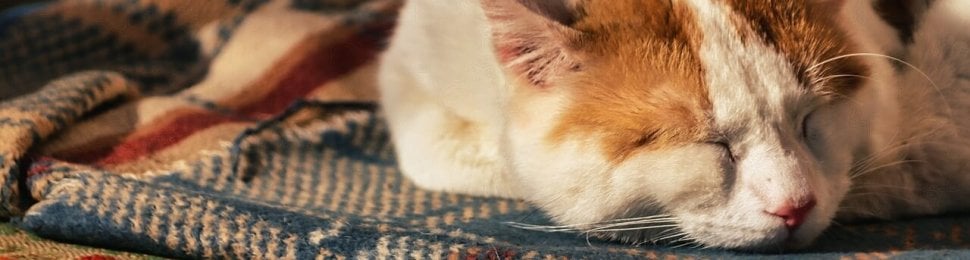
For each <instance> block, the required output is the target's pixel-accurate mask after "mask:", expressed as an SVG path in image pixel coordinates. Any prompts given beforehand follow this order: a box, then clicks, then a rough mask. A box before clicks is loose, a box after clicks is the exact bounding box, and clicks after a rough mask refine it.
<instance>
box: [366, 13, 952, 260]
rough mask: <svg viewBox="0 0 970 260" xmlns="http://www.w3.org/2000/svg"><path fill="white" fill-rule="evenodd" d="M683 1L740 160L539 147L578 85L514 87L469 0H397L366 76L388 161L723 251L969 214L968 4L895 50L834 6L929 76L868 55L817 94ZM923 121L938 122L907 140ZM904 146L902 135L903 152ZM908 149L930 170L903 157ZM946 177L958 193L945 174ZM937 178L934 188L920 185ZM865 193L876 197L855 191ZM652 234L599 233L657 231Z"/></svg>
mask: <svg viewBox="0 0 970 260" xmlns="http://www.w3.org/2000/svg"><path fill="white" fill-rule="evenodd" d="M495 1H511V0H495ZM682 2H684V3H689V4H690V6H691V7H692V8H693V9H694V11H695V13H696V14H698V17H700V18H699V20H698V21H697V24H698V25H699V26H700V28H701V30H702V32H703V33H704V36H705V38H704V39H705V40H704V42H702V44H701V59H702V63H703V65H704V71H705V72H706V74H705V75H704V79H705V81H706V85H707V86H708V87H709V89H708V91H709V93H710V100H711V101H712V103H713V111H712V112H713V114H714V120H715V123H716V127H717V128H718V129H719V130H721V131H723V132H724V133H725V135H726V136H725V137H726V138H727V140H726V141H727V142H729V143H730V145H731V149H732V150H733V152H735V153H737V154H738V155H739V160H738V161H737V164H736V165H732V164H731V163H730V162H728V159H727V157H726V156H725V151H724V150H723V148H721V147H719V146H717V145H711V144H704V143H698V144H690V145H683V146H680V147H676V148H671V149H666V150H659V151H649V152H641V153H637V154H635V155H633V156H632V157H631V158H628V159H626V160H624V161H623V162H622V163H620V164H618V165H611V163H610V162H609V161H608V159H607V158H602V155H600V153H599V152H598V150H597V149H598V145H599V143H600V139H601V138H603V137H604V136H600V135H597V134H590V135H586V136H577V137H572V138H571V139H569V140H568V141H566V142H564V143H561V144H558V145H555V146H550V145H549V144H548V143H546V142H545V139H546V136H547V135H548V133H549V132H550V131H551V130H552V129H553V126H555V125H556V123H557V122H558V120H559V117H560V116H561V112H562V111H563V109H564V107H565V106H566V105H568V104H569V102H570V100H571V99H572V96H571V95H574V93H570V92H569V91H567V90H564V89H562V88H555V87H552V88H551V89H550V90H547V91H538V90H535V89H530V88H513V87H512V84H511V83H510V82H509V81H510V80H509V79H508V78H507V77H506V76H505V75H504V74H503V69H502V66H501V65H500V64H499V62H498V61H497V60H496V56H495V54H494V50H493V47H492V38H491V34H490V29H489V23H488V21H487V19H486V17H485V14H484V12H483V11H482V9H481V7H480V6H479V4H478V1H473V0H455V1H438V0H414V1H409V2H408V3H407V4H406V5H405V7H404V9H403V10H402V13H401V18H400V22H399V26H398V29H397V31H396V33H395V37H394V40H393V41H392V42H391V45H390V47H389V49H388V50H387V52H386V53H385V54H384V56H383V58H382V59H383V60H382V61H383V62H382V66H381V70H380V76H379V81H380V85H381V91H382V105H383V108H384V112H385V113H386V115H387V119H388V121H389V123H390V128H391V131H392V133H393V135H392V136H393V140H394V143H395V147H396V149H397V154H398V159H399V163H400V167H401V170H402V172H403V173H404V174H405V175H407V176H408V177H409V178H411V179H412V180H413V181H414V182H415V183H417V184H418V185H420V186H421V187H424V188H429V189H434V190H444V191H454V192H462V193H469V194H477V195H490V196H505V197H519V198H525V199H527V200H529V201H530V202H533V203H535V204H536V205H538V206H539V207H541V208H542V209H543V210H545V211H546V212H547V213H549V214H550V215H551V216H552V217H553V218H555V220H556V221H557V222H559V223H563V224H585V225H587V227H591V226H594V225H595V223H596V222H600V221H606V220H610V219H615V218H623V217H638V216H647V215H650V214H658V213H664V214H670V215H672V216H674V217H675V218H676V221H674V222H675V223H676V224H677V226H678V227H679V229H680V230H681V231H684V232H686V233H684V234H683V235H684V236H685V237H687V238H689V239H692V240H694V241H697V242H700V243H701V244H704V245H707V246H716V247H724V248H740V249H767V248H777V247H782V246H788V247H797V246H804V245H806V244H808V243H809V242H811V240H812V239H814V238H815V237H816V236H817V235H818V234H819V233H821V232H822V231H823V230H824V229H825V228H826V227H827V226H828V225H829V223H830V221H831V220H832V218H833V217H834V216H835V215H836V214H838V216H840V217H842V218H847V219H849V218H857V217H866V216H876V217H893V216H898V215H912V214H926V213H937V212H941V211H945V210H950V209H958V208H968V207H967V203H964V202H962V198H966V197H967V196H970V189H966V188H965V187H970V177H968V176H970V175H968V174H958V173H960V172H961V170H962V169H963V168H962V167H966V166H970V165H967V164H966V163H964V162H963V161H964V160H965V159H966V158H970V145H963V144H968V143H970V142H968V141H967V139H966V138H965V136H968V134H970V120H966V118H970V83H968V81H970V76H968V75H970V66H967V65H970V64H968V63H970V46H968V45H970V44H968V42H970V31H968V33H962V34H954V33H953V32H954V31H955V30H946V29H947V28H968V27H970V6H968V5H970V4H968V3H970V1H966V0H939V1H937V3H936V4H935V5H934V6H933V7H931V9H930V10H929V11H928V12H927V13H926V14H925V15H924V17H927V20H925V21H924V22H923V24H921V25H920V26H919V27H918V28H919V29H918V30H917V32H916V38H917V40H916V43H915V44H914V45H913V46H910V47H908V49H907V47H905V46H904V45H903V43H901V42H899V41H898V40H896V39H895V38H894V37H893V35H895V33H894V32H893V31H892V30H891V29H890V28H889V27H888V26H887V25H885V24H884V23H882V22H880V21H878V20H875V19H876V18H877V17H876V15H875V13H874V12H873V11H872V10H871V8H869V7H868V6H867V5H866V3H870V2H869V1H852V0H850V1H847V2H849V4H848V5H847V6H846V8H844V9H843V13H841V14H840V17H842V19H841V25H842V26H843V29H845V30H847V31H849V32H850V33H849V36H850V39H851V41H852V44H853V45H854V46H855V47H856V48H855V50H858V51H861V52H866V53H873V54H878V55H887V54H891V55H895V53H907V55H906V56H907V57H909V59H908V60H910V61H911V62H912V63H914V65H916V66H917V67H920V68H922V71H925V72H926V73H927V74H929V75H930V77H932V78H933V80H934V81H936V83H937V84H938V85H942V86H943V88H942V89H940V90H937V89H936V88H934V87H933V85H932V84H928V83H927V82H928V81H926V79H925V78H923V77H922V74H921V73H918V72H917V71H916V70H911V69H906V70H904V71H902V73H901V74H900V73H899V72H898V71H895V70H894V68H893V66H891V63H890V62H891V61H890V60H889V59H885V58H876V57H867V58H863V59H862V61H863V62H864V63H865V65H866V66H868V67H869V68H870V70H871V71H870V75H869V79H868V80H866V81H865V82H866V85H865V86H863V87H862V88H860V90H859V91H857V92H856V93H854V94H853V95H852V97H849V98H848V99H847V100H844V101H841V102H836V103H834V104H827V105H822V104H820V103H819V102H818V101H817V100H813V99H810V98H807V97H808V96H809V93H807V91H806V90H802V89H803V88H798V87H779V86H794V85H795V84H798V82H797V80H796V78H795V76H794V75H792V69H791V66H792V65H791V64H789V63H788V62H787V61H786V59H785V56H784V55H782V54H781V53H777V52H775V50H774V49H772V48H770V47H768V46H764V45H763V44H759V43H757V42H753V43H742V42H741V41H740V40H739V37H738V35H735V30H734V29H733V28H728V25H729V24H731V23H730V21H729V18H728V17H729V15H731V13H730V12H731V11H730V10H728V9H727V8H725V7H723V6H721V5H719V4H715V1H713V0H682ZM445 10H447V11H445ZM963 31H966V30H963ZM961 32H962V31H961ZM900 80H901V81H900ZM896 82H902V83H899V84H900V85H897V84H896ZM940 94H943V95H940ZM938 104H948V105H949V106H944V105H938ZM949 109H953V111H956V113H954V114H949V111H950V110H949ZM809 114H811V119H810V120H808V122H809V123H808V125H809V126H808V127H809V130H810V131H812V133H813V138H811V139H804V138H802V136H801V131H800V130H799V128H800V127H801V123H802V119H803V118H805V116H808V115H809ZM940 129H942V130H940ZM928 130H934V131H938V130H939V131H940V132H938V133H936V132H935V134H933V135H928V136H929V137H926V136H927V135H921V134H920V131H928ZM903 141H906V142H908V143H910V144H911V145H907V146H905V147H901V146H899V145H900V144H901V143H902V142H903ZM913 143H915V144H913ZM938 143H944V144H949V145H939V144H938ZM953 144H960V145H962V146H961V147H959V148H956V147H954V145H953ZM944 151H947V152H944ZM951 151H952V152H951ZM907 156H909V157H917V158H918V159H921V160H926V161H929V162H930V163H931V164H923V165H914V164H909V163H899V162H900V161H902V160H904V159H906V158H907ZM870 158H874V159H873V160H871V163H872V165H870V167H867V168H865V169H863V170H866V169H872V168H874V167H875V166H879V168H878V170H876V171H873V172H871V173H866V174H865V175H863V176H861V177H851V176H850V174H852V171H855V170H859V165H860V164H861V162H863V161H866V162H868V161H869V160H868V159H870ZM917 184H928V185H929V186H926V187H921V186H918V185H917ZM954 184H955V185H958V186H957V187H959V188H955V189H954V188H952V187H953V186H947V185H954ZM894 185H895V186H894ZM879 187H885V188H879ZM938 190H946V191H948V192H929V193H927V192H926V191H938ZM869 191H877V192H881V193H877V194H885V196H877V197H876V198H872V197H867V196H861V195H859V194H866V193H867V192H869ZM926 194H929V195H926ZM806 198H815V199H816V200H817V201H818V205H817V206H816V208H815V209H814V210H812V211H811V213H810V215H809V216H808V218H807V221H806V223H805V224H804V225H803V226H802V227H801V228H800V229H797V230H796V231H795V232H794V233H793V234H789V231H788V230H787V229H786V228H785V226H784V222H783V221H782V220H781V219H780V218H779V217H777V216H773V215H771V214H768V213H765V211H766V210H768V209H770V208H772V207H777V206H778V205H780V204H783V203H785V202H786V201H798V200H804V199H806ZM840 208H841V209H840ZM661 231H664V230H663V229H659V230H643V231H640V232H633V233H628V234H621V233H615V234H608V235H605V236H604V237H612V238H615V239H621V240H631V241H632V240H641V239H644V238H646V239H655V238H657V237H656V236H657V235H658V234H661V233H662V232H661Z"/></svg>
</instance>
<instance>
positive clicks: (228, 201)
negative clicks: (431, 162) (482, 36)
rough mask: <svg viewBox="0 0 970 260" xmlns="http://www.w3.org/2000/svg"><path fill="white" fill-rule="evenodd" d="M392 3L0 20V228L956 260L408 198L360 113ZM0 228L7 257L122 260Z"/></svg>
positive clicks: (961, 236) (294, 244)
mask: <svg viewBox="0 0 970 260" xmlns="http://www.w3.org/2000/svg"><path fill="white" fill-rule="evenodd" d="M442 1H445V0H442ZM449 1H450V0H449ZM400 4H401V3H400V2H399V1H395V0H368V1H354V0H278V1H266V0H208V1H190V0H75V1H68V0H64V1H56V2H50V3H45V4H40V5H33V6H25V7H21V8H17V9H13V10H9V11H7V12H5V13H3V14H0V100H3V102H2V103H0V216H3V217H5V218H6V219H8V220H9V221H8V222H9V224H7V225H13V226H16V227H18V228H19V229H22V230H25V231H27V232H30V233H32V234H36V236H39V237H40V238H42V239H50V240H56V241H60V242H64V243H71V244H80V245H87V246H92V247H98V248H106V249H111V250H121V251H129V252H137V253H144V254H151V255H157V256H164V257H174V258H241V259H248V258H284V259H297V258H299V259H312V258H337V259H344V258H392V257H393V258H432V259H441V258H448V259H458V258H488V259H494V258H501V259H510V258H515V259H519V258H523V259H536V258H545V259H551V258H555V259H560V258H609V259H615V258H644V257H649V258H678V259H679V258H710V257H713V258H720V257H750V258H762V257H785V258H796V257H802V258H815V257H826V258H834V257H848V258H887V257H929V258H943V257H970V251H968V250H967V249H968V248H970V218H967V217H966V216H961V215H954V216H939V217H929V218H921V219H911V220H904V221H897V222H888V223H862V224H853V225H836V226H835V227H833V228H832V229H831V230H830V231H828V232H827V233H826V234H825V235H824V236H823V237H822V238H821V239H820V240H819V243H818V244H817V245H816V246H814V247H812V248H809V249H806V250H803V251H799V252H791V253H789V254H785V255H760V254H744V253H738V252H731V251H721V250H711V249H696V248H690V247H689V246H687V247H678V245H639V246H631V245H623V244H616V243H609V242H603V241H596V240H588V239H587V238H586V237H585V236H584V235H583V234H578V233H570V232H565V233H542V232H535V231H529V230H522V229H517V228H515V227H513V225H509V224H507V223H508V222H516V223H527V224H550V222H549V220H548V218H547V217H546V216H544V215H543V214H542V213H541V212H539V211H537V210H536V209H535V208H533V207H531V206H530V205H528V204H527V203H525V202H523V201H518V200H506V199H495V198H480V197H471V196H464V195H458V194H446V193H438V192H429V191H424V190H421V189H418V188H416V187H415V186H414V185H413V184H411V183H410V182H409V181H407V180H406V179H404V178H403V177H402V175H400V174H399V173H398V172H397V171H396V168H395V159H394V154H393V152H392V149H391V147H390V146H391V144H390V143H389V141H388V132H387V127H386V125H385V124H384V122H383V121H382V120H381V116H380V113H378V112H377V111H376V110H375V106H374V104H373V101H374V100H375V97H376V92H375V87H374V78H373V74H374V69H375V66H376V65H375V58H376V55H377V54H378V53H379V51H380V49H381V47H382V44H383V43H384V41H385V39H386V36H387V35H388V33H389V32H390V31H391V30H392V28H393V21H394V20H393V18H394V13H395V10H396V9H397V8H398V7H399V6H400ZM3 230H10V231H3ZM0 231H3V232H0V254H3V255H5V256H9V257H24V258H33V257H36V256H38V255H36V254H30V253H29V252H48V254H45V255H44V257H51V258H73V257H79V256H84V255H86V254H93V255H94V256H90V257H88V258H89V259H97V258H100V259H105V258H129V257H139V256H137V255H131V254H118V253H113V252H110V251H103V250H97V249H91V248H86V249H83V250H80V249H78V250H74V251H70V250H64V251H58V250H60V249H59V248H62V247H64V245H63V244H57V243H53V242H44V243H37V242H36V241H37V240H38V239H37V238H32V236H28V235H23V234H22V233H18V232H20V231H14V229H11V228H6V229H0ZM4 232H6V233H10V234H12V235H10V236H4V234H5V233H4ZM10 239H24V240H25V241H27V240H29V241H28V242H29V243H28V242H6V241H10ZM30 241H33V242H30ZM8 245H10V246H8ZM12 245H19V246H12ZM43 250H48V251H43ZM58 252H61V253H62V254H60V255H58V254H59V253H58ZM78 252H83V253H78Z"/></svg>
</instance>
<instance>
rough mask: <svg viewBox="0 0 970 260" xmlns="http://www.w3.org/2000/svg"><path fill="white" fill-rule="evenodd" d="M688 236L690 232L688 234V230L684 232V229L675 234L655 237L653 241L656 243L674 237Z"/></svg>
mask: <svg viewBox="0 0 970 260" xmlns="http://www.w3.org/2000/svg"><path fill="white" fill-rule="evenodd" d="M686 236H689V234H687V232H683V231H679V230H677V232H676V233H674V234H673V235H668V236H665V237H660V238H655V239H653V242H654V243H658V242H661V241H664V240H669V239H674V238H678V239H681V238H683V237H686Z"/></svg>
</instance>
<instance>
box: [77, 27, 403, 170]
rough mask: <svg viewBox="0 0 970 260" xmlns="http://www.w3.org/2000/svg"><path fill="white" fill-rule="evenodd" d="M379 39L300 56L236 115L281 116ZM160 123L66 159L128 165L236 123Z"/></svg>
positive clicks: (373, 51)
mask: <svg viewBox="0 0 970 260" xmlns="http://www.w3.org/2000/svg"><path fill="white" fill-rule="evenodd" d="M385 27H386V28H385ZM390 28H391V26H390V25H386V26H381V30H382V31H383V32H387V30H389V29H390ZM381 41H382V37H379V35H378V36H374V35H356V34H355V35H350V37H347V39H345V40H342V41H339V42H335V43H333V44H331V45H329V46H321V47H320V48H314V49H313V50H310V52H308V54H307V55H302V56H301V57H300V60H299V61H298V62H297V63H296V66H292V67H290V68H289V70H286V71H285V72H283V77H281V79H280V80H278V81H276V83H275V84H271V85H269V86H266V85H263V86H253V87H268V88H270V89H272V90H271V91H270V92H269V93H267V95H265V96H263V97H261V98H259V99H256V100H255V101H253V102H247V103H246V104H242V106H241V107H239V108H238V109H236V111H237V112H239V113H241V114H245V115H250V116H255V117H257V118H268V117H270V116H272V115H275V114H277V113H279V112H282V111H283V110H284V109H286V107H287V106H289V105H290V104H291V103H293V102H294V101H295V100H297V99H299V98H302V97H304V96H305V95H307V94H308V93H310V92H311V91H313V90H314V89H316V88H318V87H320V86H322V85H324V83H326V82H328V81H331V80H335V79H338V78H339V77H340V76H342V75H344V74H347V73H349V72H352V71H353V70H354V69H356V68H358V67H360V66H361V65H364V64H366V63H367V62H369V61H372V60H373V59H374V58H375V57H376V55H377V53H378V52H379V50H380V42H381ZM164 121H165V122H159V121H156V122H158V123H159V124H158V125H153V126H148V127H141V128H139V130H136V131H135V133H133V134H132V135H130V136H129V138H127V139H126V140H124V141H122V142H121V143H120V144H118V145H115V146H112V147H110V148H108V149H106V150H102V151H87V152H85V153H83V154H82V153H79V154H75V156H70V157H71V158H70V159H67V160H70V161H74V162H81V163H90V162H94V163H95V164H98V165H102V166H109V165H117V164H122V163H127V162H131V161H133V160H136V159H140V158H142V157H145V156H148V155H150V154H154V153H156V152H158V151H160V150H162V149H165V148H167V147H170V146H172V145H175V144H176V143H178V142H180V141H182V140H184V139H185V138H187V137H189V136H191V135H192V134H194V133H196V132H199V131H201V130H205V129H207V128H209V127H212V126H216V125H219V124H223V123H229V122H238V121H240V120H237V119H235V118H233V117H228V116H224V115H221V114H216V113H213V112H209V111H195V112H190V113H179V114H176V115H174V118H171V119H169V120H164Z"/></svg>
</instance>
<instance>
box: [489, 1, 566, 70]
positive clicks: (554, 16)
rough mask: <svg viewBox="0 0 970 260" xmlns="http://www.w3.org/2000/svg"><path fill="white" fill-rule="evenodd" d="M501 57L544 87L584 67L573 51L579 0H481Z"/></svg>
mask: <svg viewBox="0 0 970 260" xmlns="http://www.w3.org/2000/svg"><path fill="white" fill-rule="evenodd" d="M481 3H482V8H483V9H484V10H485V14H486V17H488V21H489V24H490V27H491V29H492V40H493V43H494V46H495V49H496V52H497V55H498V59H499V61H500V62H501V63H502V64H503V65H504V66H505V67H506V68H507V69H508V70H509V72H510V73H512V74H514V75H515V76H517V77H519V78H520V79H522V80H523V81H525V82H528V83H529V84H531V85H533V86H536V87H540V88H545V87H549V86H550V85H551V82H552V81H554V80H555V77H558V76H561V75H563V73H567V72H569V71H574V70H577V69H579V68H580V67H581V61H580V60H579V58H578V57H577V55H575V53H574V52H571V49H572V48H571V44H570V43H571V42H574V41H576V40H577V39H578V38H579V37H580V32H579V31H577V30H575V29H573V28H571V27H570V25H572V24H573V23H574V22H575V21H576V20H577V19H578V17H579V16H578V15H579V11H578V6H577V3H576V0H481Z"/></svg>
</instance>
